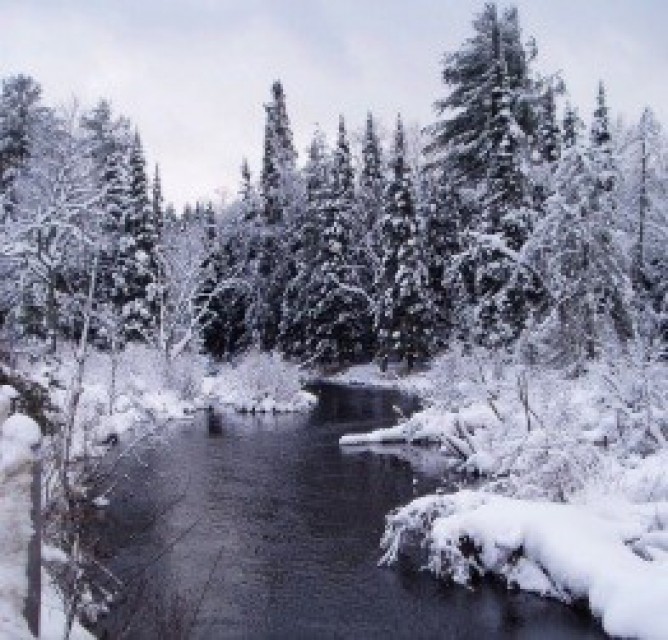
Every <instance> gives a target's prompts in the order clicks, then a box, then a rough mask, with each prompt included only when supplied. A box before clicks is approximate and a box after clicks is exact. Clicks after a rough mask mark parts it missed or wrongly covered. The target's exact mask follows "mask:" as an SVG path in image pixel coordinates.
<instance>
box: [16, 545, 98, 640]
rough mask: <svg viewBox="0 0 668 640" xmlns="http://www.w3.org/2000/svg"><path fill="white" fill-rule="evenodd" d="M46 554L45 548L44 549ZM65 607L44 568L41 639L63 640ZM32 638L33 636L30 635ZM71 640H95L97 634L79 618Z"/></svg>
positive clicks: (71, 634) (73, 626)
mask: <svg viewBox="0 0 668 640" xmlns="http://www.w3.org/2000/svg"><path fill="white" fill-rule="evenodd" d="M42 554H43V555H44V550H42ZM65 622H66V617H65V609H64V606H63V600H62V597H61V595H60V592H59V591H58V588H57V586H56V585H55V584H54V583H53V580H52V579H51V577H50V576H49V574H48V573H47V572H46V571H44V570H42V602H41V609H40V638H41V640H62V638H63V633H64V630H65ZM29 637H31V638H32V636H29ZM69 637H70V640H93V639H94V638H95V636H93V635H92V634H91V633H89V632H88V631H86V629H84V628H83V627H82V626H81V625H80V624H79V622H78V621H77V620H75V621H74V624H73V625H72V631H71V633H70V636H69Z"/></svg>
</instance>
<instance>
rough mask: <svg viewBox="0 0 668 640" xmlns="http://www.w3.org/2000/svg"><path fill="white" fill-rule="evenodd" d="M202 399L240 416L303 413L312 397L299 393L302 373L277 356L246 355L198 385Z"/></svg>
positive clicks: (272, 354) (251, 352)
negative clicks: (241, 414)
mask: <svg viewBox="0 0 668 640" xmlns="http://www.w3.org/2000/svg"><path fill="white" fill-rule="evenodd" d="M201 392H202V395H203V396H204V398H206V399H208V400H213V401H218V402H220V403H222V404H225V405H229V406H231V407H233V408H234V409H236V410H237V411H240V412H265V413H266V412H269V413H272V412H273V413H282V412H290V411H306V410H308V409H310V408H311V407H312V406H313V405H314V404H315V402H316V398H315V396H313V394H311V393H308V392H306V391H303V390H302V373H301V371H300V369H299V367H297V366H296V365H294V364H292V363H290V362H288V361H286V360H284V359H283V358H282V357H281V356H280V355H279V354H277V353H263V352H258V351H250V352H249V353H247V354H245V355H244V356H243V357H242V358H241V359H240V360H239V361H238V362H235V363H233V364H227V365H223V366H221V367H220V370H219V371H218V372H217V373H216V374H215V375H213V376H209V377H207V378H205V379H204V380H203V381H202V387H201Z"/></svg>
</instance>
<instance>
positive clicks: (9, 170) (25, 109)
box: [0, 75, 44, 204]
mask: <svg viewBox="0 0 668 640" xmlns="http://www.w3.org/2000/svg"><path fill="white" fill-rule="evenodd" d="M41 93H42V88H41V87H40V85H39V84H38V83H37V82H36V81H35V80H33V79H32V78H31V77H30V76H24V75H17V76H12V77H10V78H7V79H6V80H3V82H2V92H1V93H0V194H6V195H10V194H9V190H10V185H11V182H12V180H13V177H14V174H15V172H16V170H17V169H18V168H19V167H21V166H22V165H23V164H24V163H25V162H26V160H27V159H28V157H29V155H30V147H31V136H32V133H33V130H34V127H35V125H36V123H37V121H38V119H39V118H40V115H41V114H43V112H44V109H43V108H42V107H41V105H40V100H41ZM6 204H9V202H6Z"/></svg>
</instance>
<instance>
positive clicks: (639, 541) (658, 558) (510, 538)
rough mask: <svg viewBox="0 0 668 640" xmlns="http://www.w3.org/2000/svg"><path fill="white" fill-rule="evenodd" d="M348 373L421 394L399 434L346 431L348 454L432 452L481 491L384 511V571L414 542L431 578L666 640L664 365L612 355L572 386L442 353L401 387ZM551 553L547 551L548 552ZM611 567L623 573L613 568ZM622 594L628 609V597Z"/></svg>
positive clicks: (545, 375)
mask: <svg viewBox="0 0 668 640" xmlns="http://www.w3.org/2000/svg"><path fill="white" fill-rule="evenodd" d="M345 377H347V379H348V380H350V381H354V382H355V384H363V383H364V381H365V379H366V380H368V382H369V384H371V385H375V384H378V383H379V381H380V383H381V384H386V385H392V384H395V385H396V386H397V388H403V389H407V390H410V391H411V392H415V391H416V390H417V389H419V390H420V394H421V396H422V398H423V402H424V405H425V408H424V409H423V410H422V411H419V412H417V413H416V414H414V415H413V416H411V417H410V418H408V419H405V420H402V421H401V422H400V423H399V424H398V425H397V426H395V427H390V428H385V429H378V430H374V431H371V432H368V433H355V434H346V435H344V436H343V437H342V438H341V439H340V444H341V446H342V447H344V448H345V449H346V450H353V451H354V450H355V447H362V448H368V447H369V446H373V447H374V449H375V450H376V451H382V448H383V444H387V445H390V444H391V445H392V446H397V444H404V445H408V446H413V447H422V446H428V447H430V448H431V449H432V450H433V449H436V450H437V451H440V453H441V455H442V456H443V459H444V461H446V462H447V465H448V467H449V468H450V469H452V470H458V471H465V472H468V473H474V474H476V475H478V476H481V478H482V482H481V488H480V489H479V490H477V491H462V492H459V493H454V494H451V495H449V496H443V495H439V494H433V495H431V496H427V497H425V498H422V499H419V500H416V501H415V502H413V503H409V504H407V505H406V506H405V507H403V508H400V509H398V510H397V511H396V512H392V513H391V514H389V515H388V519H387V526H386V530H385V535H384V538H383V549H384V551H385V556H384V561H385V562H386V563H390V564H392V563H395V562H397V561H398V560H399V559H400V558H401V557H402V555H405V556H413V555H414V551H415V550H414V547H415V546H418V547H419V548H420V549H421V550H422V552H423V553H424V557H423V562H422V563H419V565H418V568H421V569H425V570H427V571H430V572H432V573H434V574H435V575H436V576H438V577H439V578H443V579H448V580H453V581H455V582H462V583H466V584H470V583H471V582H473V581H475V579H476V577H480V576H481V575H495V576H497V577H500V578H501V579H502V580H503V582H504V583H505V584H507V585H508V586H509V587H512V588H519V589H524V590H527V591H532V592H537V593H539V594H541V595H544V596H548V597H552V598H557V599H560V600H562V601H564V602H573V601H576V600H577V601H579V602H584V603H585V604H586V605H587V606H588V607H589V608H590V610H591V611H592V613H593V614H594V615H595V616H597V617H598V618H599V619H601V621H602V624H603V626H604V628H605V630H606V631H607V632H608V633H610V634H613V635H631V636H634V637H643V638H660V637H661V636H660V635H659V634H658V631H657V630H658V629H661V628H663V629H665V628H668V621H667V620H666V618H665V614H664V612H663V610H662V606H661V605H660V603H661V602H665V601H666V599H667V598H668V592H666V591H664V589H666V587H665V581H663V582H662V581H661V580H660V579H658V578H659V577H660V576H661V575H668V472H667V471H666V469H668V446H667V441H666V438H667V436H668V413H667V412H666V409H667V408H668V407H666V400H667V399H668V372H667V367H666V364H665V363H660V362H655V363H646V362H642V361H640V362H638V361H633V360H632V359H630V358H627V359H624V358H619V359H618V360H616V361H615V362H612V363H608V364H605V363H600V364H596V365H591V366H590V367H589V369H588V370H587V372H580V373H579V375H577V376H574V375H568V372H564V371H558V370H550V369H547V368H539V367H525V366H519V365H515V364H512V363H504V362H502V361H500V360H498V359H496V360H494V359H491V358H490V357H488V356H486V355H485V354H472V355H469V356H464V355H462V354H449V355H445V356H442V357H440V358H438V359H436V360H435V361H434V363H433V364H432V366H431V367H430V369H429V370H427V371H425V372H422V373H420V374H418V375H416V376H407V377H406V378H404V379H397V380H396V382H395V381H393V380H391V377H390V376H388V375H387V374H385V375H383V374H380V372H378V371H375V370H374V368H373V367H367V368H366V369H365V370H361V371H352V372H348V373H347V374H346V376H345ZM546 514H549V515H550V517H546ZM591 518H595V519H596V525H595V526H594V525H592V520H591ZM603 539H605V540H607V544H606V545H603V544H602V540H603ZM555 545H556V547H555ZM553 547H555V548H556V551H555V555H547V556H546V555H545V554H544V553H543V550H544V549H545V548H553ZM599 547H600V548H601V552H600V553H599V554H598V555H597V556H596V558H598V559H599V560H600V562H598V563H597V564H596V565H592V564H591V562H592V558H591V550H592V549H595V548H599ZM494 550H496V551H494ZM554 558H559V560H554ZM564 562H567V564H564ZM615 563H621V565H622V566H625V567H627V568H628V569H629V572H626V574H625V572H621V571H615V570H613V569H612V568H611V567H612V566H613V565H614V564H615ZM564 567H580V568H581V571H580V572H574V571H569V570H567V569H564ZM631 567H632V568H631ZM474 569H475V570H474ZM627 574H628V576H627ZM630 586H632V591H633V593H634V597H633V599H629V598H627V597H626V595H624V594H627V590H628V589H629V587H630ZM621 602H625V603H626V604H625V605H624V607H625V608H623V610H622V609H620V607H621V606H622V605H620V603H621ZM662 625H663V627H662ZM629 630H631V631H632V633H629Z"/></svg>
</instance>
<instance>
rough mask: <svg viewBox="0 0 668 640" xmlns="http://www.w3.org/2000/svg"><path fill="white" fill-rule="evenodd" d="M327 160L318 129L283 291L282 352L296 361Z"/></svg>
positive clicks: (302, 345) (303, 342)
mask: <svg viewBox="0 0 668 640" xmlns="http://www.w3.org/2000/svg"><path fill="white" fill-rule="evenodd" d="M330 160H331V159H330V157H329V151H328V149H327V144H326V141H325V137H324V135H323V133H322V131H320V129H316V131H315V133H314V136H313V139H312V141H311V144H310V145H309V149H308V159H307V162H306V166H305V167H304V170H303V177H304V184H305V189H306V200H305V206H304V207H303V208H302V211H301V215H300V216H299V220H298V224H297V225H295V229H294V237H293V242H294V247H295V253H294V256H295V268H294V275H293V277H292V278H291V279H290V282H289V284H288V286H287V287H286V291H285V295H284V297H283V309H282V314H281V328H280V343H281V348H282V350H283V351H284V352H285V353H286V354H288V355H290V356H294V357H299V358H306V357H307V356H308V353H307V350H308V345H307V333H308V314H309V311H310V306H311V302H310V300H309V294H310V289H309V284H310V282H311V278H312V276H313V273H314V270H315V267H316V261H317V258H318V249H319V246H320V243H321V242H322V232H323V220H322V218H323V216H322V208H323V206H324V202H325V199H326V198H327V197H328V193H329V191H328V184H329V180H330V177H329V174H330V170H331V162H330Z"/></svg>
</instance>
